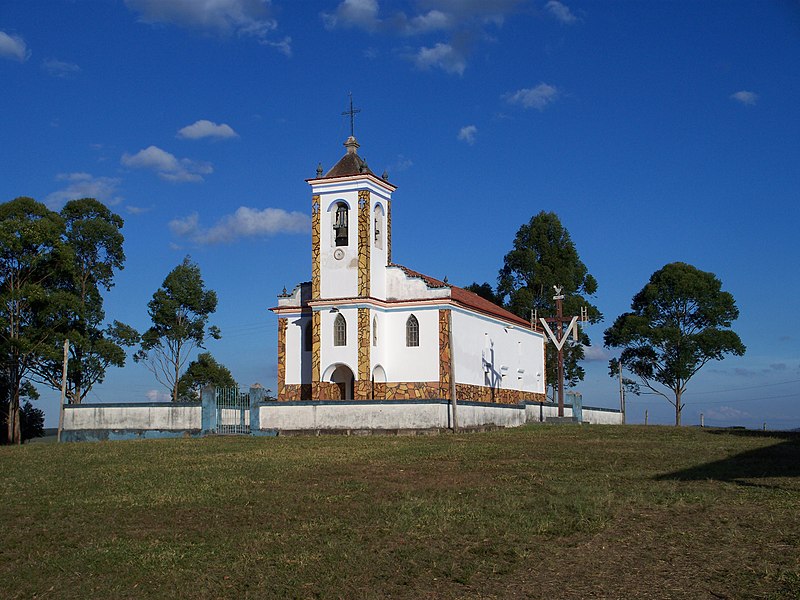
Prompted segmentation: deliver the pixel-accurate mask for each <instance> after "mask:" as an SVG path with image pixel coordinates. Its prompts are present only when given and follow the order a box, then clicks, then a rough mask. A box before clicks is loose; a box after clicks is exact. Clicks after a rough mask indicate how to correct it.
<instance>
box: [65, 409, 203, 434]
mask: <svg viewBox="0 0 800 600" xmlns="http://www.w3.org/2000/svg"><path fill="white" fill-rule="evenodd" d="M201 412H202V407H201V406H200V404H199V403H198V404H173V403H168V402H163V403H155V402H153V403H144V404H76V405H67V406H65V407H64V431H78V430H149V429H153V430H160V431H191V430H199V429H200V427H201V420H202V418H201Z"/></svg>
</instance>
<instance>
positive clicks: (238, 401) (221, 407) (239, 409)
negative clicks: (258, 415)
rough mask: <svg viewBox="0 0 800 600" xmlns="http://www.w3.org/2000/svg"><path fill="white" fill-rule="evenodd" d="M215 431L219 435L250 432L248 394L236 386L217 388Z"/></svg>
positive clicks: (247, 433) (246, 433)
mask: <svg viewBox="0 0 800 600" xmlns="http://www.w3.org/2000/svg"><path fill="white" fill-rule="evenodd" d="M214 395H215V400H216V425H217V426H216V433H217V434H219V435H249V434H250V394H248V393H246V392H240V391H239V388H237V387H230V388H217V389H216V390H215V394H214Z"/></svg>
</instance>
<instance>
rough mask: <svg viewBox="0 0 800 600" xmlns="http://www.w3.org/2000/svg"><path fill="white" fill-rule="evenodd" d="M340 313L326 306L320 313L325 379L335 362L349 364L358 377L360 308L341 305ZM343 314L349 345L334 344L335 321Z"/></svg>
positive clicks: (321, 374)
mask: <svg viewBox="0 0 800 600" xmlns="http://www.w3.org/2000/svg"><path fill="white" fill-rule="evenodd" d="M338 311H339V312H338V313H334V312H331V311H330V309H327V308H324V309H322V310H320V311H319V314H320V377H322V378H323V380H324V381H330V380H329V379H327V380H326V379H325V378H324V375H325V373H326V371H327V370H328V367H330V366H331V365H335V364H341V365H347V366H348V367H349V368H350V370H351V371H352V372H353V375H354V376H355V377H358V309H357V308H355V307H353V308H349V307H348V308H345V307H340V308H339V309H338ZM337 314H341V315H342V316H343V317H344V319H345V322H346V324H347V345H346V346H334V345H333V322H334V320H335V319H336V315H337Z"/></svg>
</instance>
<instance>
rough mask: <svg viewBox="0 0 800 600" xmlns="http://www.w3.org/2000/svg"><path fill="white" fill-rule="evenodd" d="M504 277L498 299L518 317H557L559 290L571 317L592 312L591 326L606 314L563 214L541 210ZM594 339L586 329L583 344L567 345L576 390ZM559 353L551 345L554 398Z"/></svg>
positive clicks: (508, 258)
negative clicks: (556, 294) (598, 303)
mask: <svg viewBox="0 0 800 600" xmlns="http://www.w3.org/2000/svg"><path fill="white" fill-rule="evenodd" d="M503 262H504V264H503V268H502V269H501V270H500V275H499V277H498V286H497V296H498V297H499V298H501V299H507V300H506V308H507V309H508V310H510V311H511V312H513V313H514V314H516V315H518V316H520V317H522V318H524V319H530V318H531V313H532V312H535V314H537V315H538V316H539V317H552V316H555V314H556V303H555V300H554V299H553V296H554V287H555V286H558V287H560V288H561V294H562V295H563V296H564V299H563V301H562V302H563V310H564V313H565V314H575V315H577V314H580V310H581V308H583V307H585V308H586V310H587V314H588V318H589V322H590V323H596V322H598V321H600V320H601V319H602V318H603V315H602V314H601V313H600V311H599V310H598V309H597V307H596V306H594V305H593V304H592V303H591V302H590V301H589V297H591V296H594V295H595V293H596V292H597V280H595V278H594V277H593V276H592V275H591V274H590V273H589V270H588V269H587V267H586V265H585V264H584V263H583V261H582V260H581V259H580V256H579V255H578V250H577V249H576V247H575V243H574V242H573V241H572V238H571V237H570V235H569V232H568V231H567V229H566V228H565V227H564V226H563V225H562V224H561V221H560V220H559V218H558V215H556V214H555V213H552V212H544V211H542V212H540V213H539V214H538V215H536V216H534V217H533V218H531V220H530V222H529V223H526V224H524V225H522V226H521V227H520V228H519V231H517V235H516V237H515V238H514V247H513V249H512V250H511V251H510V252H509V253H508V254H506V255H505V258H504V261H503ZM590 343H591V341H590V339H589V336H588V335H587V334H586V332H585V331H583V330H581V332H580V335H579V340H578V342H574V341H572V340H569V341H568V342H566V343H565V345H564V383H565V385H566V386H567V387H572V386H574V385H575V384H577V383H578V381H581V380H583V377H584V370H583V367H581V365H580V364H579V363H580V361H581V360H583V358H584V346H588V345H590ZM557 355H558V351H557V350H556V348H555V347H554V345H553V344H547V367H546V368H547V382H548V387H549V388H550V390H551V397H555V390H556V388H557V386H558V358H557Z"/></svg>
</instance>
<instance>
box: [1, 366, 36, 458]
mask: <svg viewBox="0 0 800 600" xmlns="http://www.w3.org/2000/svg"><path fill="white" fill-rule="evenodd" d="M19 398H20V404H21V406H20V409H19V429H20V442H22V443H24V442H25V441H26V440H29V439H31V438H35V437H42V436H43V435H44V411H42V410H41V409H39V408H35V407H34V406H33V405H32V404H31V400H38V399H39V392H38V391H37V390H36V388H35V387H34V386H33V385H32V384H31V382H30V381H27V380H25V381H23V382H22V383H21V384H20V387H19ZM23 399H24V400H25V403H24V404H22V401H23ZM10 400H11V388H10V386H9V380H8V373H7V372H6V371H0V424H2V425H0V444H6V443H8V437H7V436H8V427H7V423H6V420H7V418H8V405H9V401H10Z"/></svg>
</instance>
